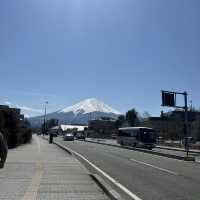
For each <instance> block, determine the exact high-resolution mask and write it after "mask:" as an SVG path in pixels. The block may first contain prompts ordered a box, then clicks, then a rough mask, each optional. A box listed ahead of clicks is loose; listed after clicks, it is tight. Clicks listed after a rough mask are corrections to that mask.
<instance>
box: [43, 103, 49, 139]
mask: <svg viewBox="0 0 200 200" xmlns="http://www.w3.org/2000/svg"><path fill="white" fill-rule="evenodd" d="M47 104H48V101H45V104H44V131H43V135H45V133H46V114H47Z"/></svg>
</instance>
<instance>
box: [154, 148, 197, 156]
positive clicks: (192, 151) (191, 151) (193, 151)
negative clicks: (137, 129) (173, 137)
mask: <svg viewBox="0 0 200 200" xmlns="http://www.w3.org/2000/svg"><path fill="white" fill-rule="evenodd" d="M156 148H158V149H166V150H172V151H181V152H185V150H184V149H176V148H174V149H173V148H171V147H167V146H166V147H165V146H163V147H162V146H156ZM189 153H196V154H200V152H198V151H195V150H190V151H189Z"/></svg>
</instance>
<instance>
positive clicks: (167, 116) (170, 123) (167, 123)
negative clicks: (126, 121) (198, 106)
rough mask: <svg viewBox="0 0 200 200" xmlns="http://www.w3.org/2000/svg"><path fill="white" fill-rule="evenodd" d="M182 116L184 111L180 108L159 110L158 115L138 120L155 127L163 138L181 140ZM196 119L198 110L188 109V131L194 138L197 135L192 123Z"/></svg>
mask: <svg viewBox="0 0 200 200" xmlns="http://www.w3.org/2000/svg"><path fill="white" fill-rule="evenodd" d="M184 118H185V113H184V112H183V111H181V110H175V111H172V112H167V113H163V112H161V115H160V117H149V118H147V119H144V120H143V121H142V122H140V125H141V126H147V127H151V128H153V129H155V130H156V132H157V133H158V135H159V136H160V137H163V138H165V139H172V140H181V139H183V138H184ZM197 119H200V112H199V111H193V110H192V111H188V131H189V134H190V135H191V136H193V137H194V138H196V137H197V136H196V134H195V131H194V125H193V124H194V121H196V120H197Z"/></svg>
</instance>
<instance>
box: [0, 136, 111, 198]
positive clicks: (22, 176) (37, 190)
mask: <svg viewBox="0 0 200 200" xmlns="http://www.w3.org/2000/svg"><path fill="white" fill-rule="evenodd" d="M0 199H1V200H68V199H70V200H80V199H81V200H107V199H108V198H107V196H106V195H105V194H104V192H103V191H102V190H101V189H100V188H99V187H98V186H97V184H96V183H95V182H94V181H93V179H92V178H91V177H90V176H89V172H88V171H87V169H86V168H85V167H84V166H83V165H82V164H81V163H80V162H79V161H78V160H77V159H76V158H75V157H73V156H70V155H68V154H67V153H66V152H64V151H63V150H61V149H60V148H59V147H57V146H55V145H53V144H48V142H47V141H45V140H43V139H41V138H40V137H37V136H33V140H32V143H31V144H28V145H23V146H20V147H18V148H16V149H12V150H9V152H8V159H7V162H6V164H5V167H4V169H2V170H0Z"/></svg>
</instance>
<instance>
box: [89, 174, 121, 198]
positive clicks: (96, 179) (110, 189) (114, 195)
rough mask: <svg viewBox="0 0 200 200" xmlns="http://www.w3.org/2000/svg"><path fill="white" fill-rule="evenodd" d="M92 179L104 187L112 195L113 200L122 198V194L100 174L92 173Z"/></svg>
mask: <svg viewBox="0 0 200 200" xmlns="http://www.w3.org/2000/svg"><path fill="white" fill-rule="evenodd" d="M90 176H91V177H92V179H93V180H94V181H95V182H96V183H97V184H98V185H99V186H100V187H101V188H102V190H103V191H104V192H105V193H106V194H107V195H108V196H109V197H110V199H112V200H122V198H121V196H120V195H119V194H118V193H117V192H116V191H115V190H113V189H112V188H111V187H110V185H108V184H107V183H106V182H105V181H104V180H103V179H102V178H101V177H100V176H99V175H98V174H90Z"/></svg>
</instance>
